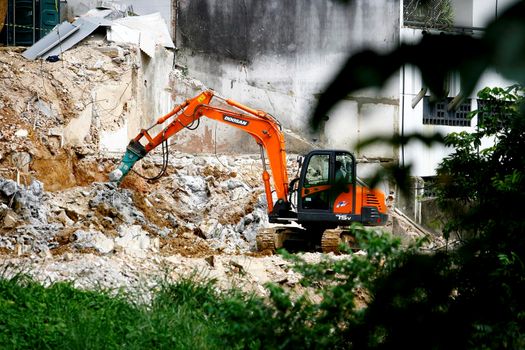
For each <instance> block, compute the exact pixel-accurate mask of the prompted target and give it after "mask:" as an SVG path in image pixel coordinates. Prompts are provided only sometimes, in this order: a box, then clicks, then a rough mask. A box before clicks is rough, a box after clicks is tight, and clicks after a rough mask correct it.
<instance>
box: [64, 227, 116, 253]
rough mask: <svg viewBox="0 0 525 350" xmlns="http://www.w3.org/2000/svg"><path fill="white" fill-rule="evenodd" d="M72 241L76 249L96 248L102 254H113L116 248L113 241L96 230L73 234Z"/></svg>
mask: <svg viewBox="0 0 525 350" xmlns="http://www.w3.org/2000/svg"><path fill="white" fill-rule="evenodd" d="M72 239H73V241H74V243H73V246H74V247H75V248H81V249H82V248H94V249H96V250H97V251H98V252H100V253H102V254H108V253H111V252H112V251H113V249H114V248H115V243H114V242H113V240H112V239H110V238H108V237H106V236H105V235H104V234H102V233H101V232H99V231H95V230H92V231H84V230H78V231H76V232H75V233H73V235H72Z"/></svg>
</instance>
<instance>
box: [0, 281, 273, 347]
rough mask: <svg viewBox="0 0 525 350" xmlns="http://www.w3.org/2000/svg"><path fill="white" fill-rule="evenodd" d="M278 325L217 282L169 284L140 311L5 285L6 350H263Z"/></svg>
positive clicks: (1, 297) (0, 335)
mask: <svg viewBox="0 0 525 350" xmlns="http://www.w3.org/2000/svg"><path fill="white" fill-rule="evenodd" d="M273 322H274V321H273V320H272V317H271V309H270V308H269V307H268V306H267V305H266V304H265V303H264V302H263V300H262V299H260V298H257V297H254V296H251V295H247V294H244V293H241V292H238V291H231V292H227V293H218V292H217V291H216V290H215V287H214V285H213V283H212V282H195V281H192V280H182V281H179V282H177V283H175V284H165V285H163V286H162V287H161V288H160V290H159V291H158V292H157V294H156V296H155V298H154V300H153V301H152V303H151V304H150V305H139V304H133V303H131V302H129V301H128V299H126V298H125V297H124V296H123V295H117V296H115V295H110V294H109V293H108V292H105V291H83V290H78V289H75V288H74V287H73V286H72V285H71V284H70V283H56V284H54V285H52V286H50V287H47V288H46V287H43V286H42V285H40V284H38V283H36V282H34V281H32V280H31V279H30V278H28V277H26V276H24V275H18V276H16V277H14V278H11V279H0V348H1V349H217V348H229V349H234V348H261V347H263V341H264V340H262V339H261V336H262V335H264V334H265V333H266V332H268V333H272V329H273V328H274V326H275V325H273V324H272V323H273ZM266 345H269V347H274V346H272V344H266ZM266 345H265V346H264V347H268V346H266Z"/></svg>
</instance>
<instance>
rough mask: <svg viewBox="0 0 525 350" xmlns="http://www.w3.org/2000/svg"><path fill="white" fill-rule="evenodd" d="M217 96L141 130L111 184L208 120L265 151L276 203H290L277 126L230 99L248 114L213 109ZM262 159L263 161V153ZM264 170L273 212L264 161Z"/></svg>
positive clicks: (206, 95)
mask: <svg viewBox="0 0 525 350" xmlns="http://www.w3.org/2000/svg"><path fill="white" fill-rule="evenodd" d="M214 96H215V95H214V93H213V91H204V92H202V93H201V94H199V95H198V96H196V97H194V98H192V99H188V100H186V101H184V102H183V103H181V104H180V105H178V106H177V107H175V108H174V109H173V110H172V111H171V112H169V113H168V114H166V115H164V116H162V117H160V118H159V119H158V120H157V121H156V122H155V124H153V125H152V126H151V127H149V128H148V129H142V130H141V131H140V133H139V134H138V135H137V136H136V137H135V138H134V139H133V140H131V142H130V143H129V145H128V147H127V150H126V154H125V155H124V157H123V159H122V161H121V163H120V165H119V167H118V168H117V169H116V170H114V171H113V172H112V173H111V174H110V180H111V181H114V182H118V183H120V182H121V181H122V179H123V178H124V176H126V174H127V173H128V172H129V171H130V170H131V168H132V167H133V165H134V164H135V163H136V162H137V161H138V160H140V159H142V158H143V157H144V156H145V155H146V154H148V153H149V152H150V151H152V150H153V149H155V148H156V147H157V146H159V145H160V144H161V143H162V142H164V141H166V140H167V139H169V138H170V137H171V136H173V135H175V134H176V133H178V132H179V131H181V130H182V129H184V128H186V127H188V126H189V125H191V124H192V123H193V122H195V121H197V120H198V119H199V118H201V117H203V116H205V117H207V118H209V119H213V120H216V121H218V122H222V123H224V124H227V125H229V126H233V127H235V128H237V129H240V130H242V131H244V132H247V133H248V134H250V135H251V136H252V137H253V138H254V139H255V141H256V142H257V144H258V145H260V146H261V147H262V148H264V150H265V151H266V155H267V157H268V160H269V163H270V168H271V170H272V178H273V184H274V188H275V192H276V194H277V200H278V201H279V202H280V203H282V202H287V201H288V173H287V170H286V151H285V141H284V135H283V133H282V131H281V130H280V126H279V124H278V122H277V121H276V120H275V119H274V118H273V117H271V116H270V115H268V114H267V113H265V112H263V111H260V110H255V109H252V108H250V107H247V106H244V105H242V104H240V103H239V102H236V101H233V100H230V99H226V100H224V101H225V102H226V103H227V104H228V105H230V106H232V107H235V108H237V109H240V110H242V111H243V112H246V113H242V112H237V111H233V110H229V109H223V108H219V107H216V106H211V105H210V104H209V103H210V102H211V100H212V98H213V97H214ZM171 117H174V118H173V120H172V121H171V122H170V123H169V124H168V125H167V126H166V127H165V128H163V129H162V130H161V131H160V132H159V133H157V134H156V135H155V136H151V135H150V134H149V131H150V130H151V129H152V128H153V127H155V126H157V125H161V124H163V123H164V122H166V121H167V120H168V119H169V118H171ZM142 139H146V144H144V145H143V144H142V143H141V142H140V141H141V140H142ZM262 155H263V157H264V153H263V154H262ZM263 168H264V170H263V174H262V178H263V182H264V186H265V192H266V199H267V202H268V211H269V212H272V210H273V201H272V194H271V192H272V190H271V186H270V174H269V173H268V171H267V170H266V164H265V161H264V158H263Z"/></svg>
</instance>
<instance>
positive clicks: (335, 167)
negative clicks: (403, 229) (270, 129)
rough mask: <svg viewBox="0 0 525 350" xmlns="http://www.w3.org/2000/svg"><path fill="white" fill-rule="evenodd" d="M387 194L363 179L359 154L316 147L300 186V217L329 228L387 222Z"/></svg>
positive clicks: (298, 208)
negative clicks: (357, 171) (361, 177)
mask: <svg viewBox="0 0 525 350" xmlns="http://www.w3.org/2000/svg"><path fill="white" fill-rule="evenodd" d="M381 196H383V197H384V195H383V194H382V193H381V192H380V191H377V190H373V189H370V188H368V187H366V186H365V185H364V184H362V183H360V182H359V181H358V179H357V176H356V161H355V157H354V156H353V155H352V154H351V153H349V152H347V151H342V150H316V151H312V152H310V153H309V154H307V155H306V157H305V159H304V163H303V165H302V169H301V176H300V178H299V183H298V187H297V221H298V222H299V223H300V224H303V225H305V226H309V224H313V223H316V224H318V223H323V225H324V226H325V227H326V228H330V227H337V226H341V225H348V224H350V223H351V222H353V221H358V222H361V223H363V224H366V225H383V224H384V223H385V221H386V219H387V216H386V214H385V213H386V208H383V206H384V205H382V203H384V198H381Z"/></svg>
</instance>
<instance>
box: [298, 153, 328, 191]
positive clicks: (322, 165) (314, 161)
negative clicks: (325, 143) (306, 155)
mask: <svg viewBox="0 0 525 350" xmlns="http://www.w3.org/2000/svg"><path fill="white" fill-rule="evenodd" d="M329 168H330V155H328V154H316V155H313V156H312V157H310V161H309V163H308V168H307V169H306V177H305V182H304V187H312V186H321V185H328V183H329V182H330V178H329V176H330V172H329Z"/></svg>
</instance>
